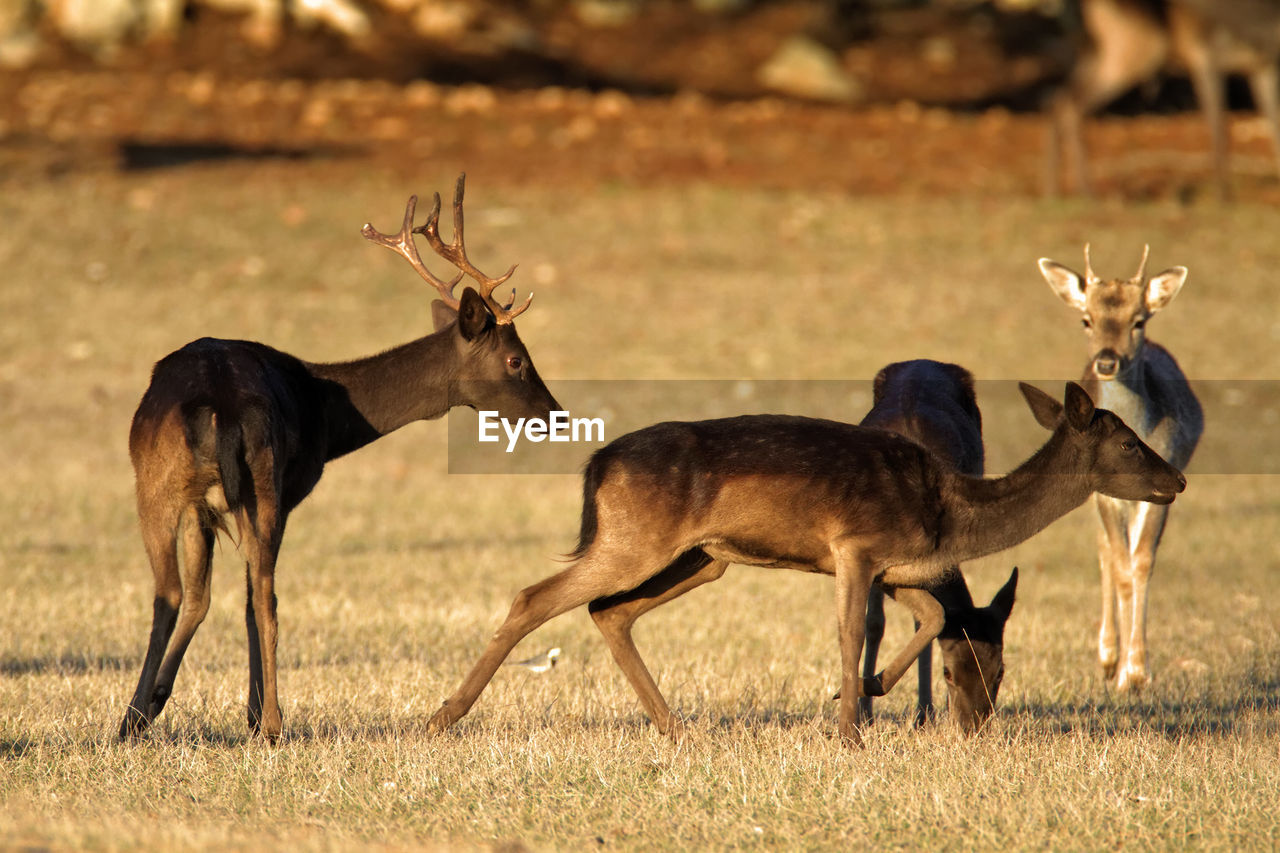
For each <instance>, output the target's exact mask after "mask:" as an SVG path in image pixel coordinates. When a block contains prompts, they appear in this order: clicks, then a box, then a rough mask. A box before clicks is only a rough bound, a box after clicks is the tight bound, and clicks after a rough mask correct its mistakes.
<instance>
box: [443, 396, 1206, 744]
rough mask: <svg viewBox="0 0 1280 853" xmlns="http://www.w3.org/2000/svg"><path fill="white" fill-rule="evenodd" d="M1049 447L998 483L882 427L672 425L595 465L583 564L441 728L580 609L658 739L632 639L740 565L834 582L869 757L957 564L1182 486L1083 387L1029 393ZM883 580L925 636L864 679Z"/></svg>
mask: <svg viewBox="0 0 1280 853" xmlns="http://www.w3.org/2000/svg"><path fill="white" fill-rule="evenodd" d="M1023 393H1024V394H1025V395H1026V397H1027V401H1028V403H1029V404H1030V405H1031V408H1032V411H1033V412H1034V413H1035V415H1036V417H1037V418H1038V419H1039V420H1040V421H1041V423H1044V424H1056V426H1055V427H1054V433H1053V436H1052V438H1050V439H1049V441H1048V443H1046V444H1045V445H1044V446H1043V447H1042V448H1041V449H1040V450H1039V451H1038V452H1037V453H1036V454H1035V455H1034V456H1032V457H1031V459H1030V460H1028V461H1027V462H1025V463H1023V465H1022V466H1021V467H1019V468H1018V469H1017V470H1015V471H1014V472H1013V473H1011V474H1009V475H1007V476H1005V477H1002V478H999V479H994V480H984V479H982V478H979V477H970V476H967V475H965V474H960V473H957V472H955V471H952V470H951V469H950V468H948V467H947V466H946V465H944V464H943V463H941V462H939V461H938V460H937V458H936V457H934V456H933V454H931V453H930V452H929V451H927V450H925V449H924V448H923V447H921V446H920V445H918V444H916V443H915V442H912V441H908V440H907V439H905V438H902V437H901V436H898V435H894V434H893V433H889V432H885V431H883V430H877V429H869V428H867V427H862V426H854V425H852V424H844V423H837V422H834V421H824V420H815V419H812V418H801V417H790V416H785V415H754V416H751V415H749V416H742V417H736V418H726V419H722V420H710V421H695V422H685V423H678V422H671V423H661V424H656V425H654V426H650V427H646V428H645V429H641V430H637V431H636V432H632V433H628V434H627V435H624V436H622V437H621V438H619V439H616V440H615V441H613V442H611V443H610V444H608V445H606V446H605V447H604V448H602V449H600V450H598V451H597V452H596V453H595V454H594V455H593V456H592V457H591V460H590V462H588V464H587V468H586V471H585V474H584V477H583V481H584V482H583V507H582V527H581V531H580V534H579V539H578V547H577V548H576V549H575V550H574V552H573V553H572V555H571V557H572V558H574V559H575V560H576V562H575V563H574V564H573V565H571V566H569V567H568V568H566V569H564V570H563V571H561V572H559V573H557V574H555V575H552V576H551V577H549V578H547V579H546V580H543V581H541V582H539V583H536V584H534V585H533V586H530V587H527V588H525V589H524V590H522V591H521V592H520V593H519V594H518V595H517V596H516V599H515V602H514V603H513V604H512V605H511V611H510V613H509V614H508V615H507V618H506V621H505V622H503V624H502V626H501V627H500V628H499V629H498V631H497V633H495V634H494V636H493V638H492V640H490V642H489V645H488V647H487V648H486V649H485V651H484V653H483V654H482V655H481V656H480V659H479V660H478V661H477V662H476V664H475V666H474V667H473V668H472V669H471V671H470V672H469V673H468V674H467V676H466V678H465V679H464V680H463V682H462V684H461V685H460V686H459V687H458V689H457V691H456V692H454V694H453V695H452V696H450V697H449V698H448V699H447V700H445V702H444V705H443V706H442V707H441V708H440V709H439V710H438V711H436V713H435V715H434V716H432V718H431V720H430V722H429V724H428V729H429V730H430V731H431V732H439V731H442V730H443V729H445V728H447V727H448V726H450V725H451V724H452V723H454V722H455V721H456V720H458V719H459V718H460V717H462V715H464V714H465V713H467V711H468V710H470V708H471V706H472V704H473V703H474V702H475V701H476V698H477V697H478V696H479V695H480V692H481V691H482V690H483V689H484V687H485V685H487V684H488V683H489V680H490V679H491V678H492V677H493V674H494V672H496V671H497V669H498V667H499V666H501V665H502V661H503V660H504V659H505V658H506V656H507V654H508V653H509V652H510V651H511V649H512V648H513V647H514V646H515V645H516V643H518V642H519V641H520V640H521V639H522V638H523V637H525V636H526V635H527V634H528V633H529V632H530V631H532V630H534V629H535V628H537V627H538V626H539V625H541V624H543V623H544V622H546V621H547V620H548V619H551V618H552V617H554V616H557V615H559V614H561V613H564V612H565V611H567V610H571V609H573V608H575V607H578V606H580V605H583V604H589V605H590V611H591V615H592V618H593V619H594V620H595V622H596V626H597V627H598V628H599V629H600V631H601V632H602V633H603V634H604V637H605V641H606V642H607V643H608V645H609V649H610V651H611V652H612V653H613V656H614V660H615V661H616V662H617V664H618V666H619V667H620V668H621V669H622V671H623V673H624V674H625V675H626V676H627V679H628V680H629V681H630V682H631V686H632V687H633V688H634V689H635V691H636V693H637V694H638V695H639V697H640V701H641V703H642V704H643V705H644V707H645V710H646V711H647V712H648V714H649V716H650V718H651V719H652V720H653V721H654V723H655V724H656V725H657V727H658V729H659V730H660V731H662V732H664V733H666V734H668V735H670V736H672V737H678V736H679V733H680V731H681V723H680V721H679V720H677V718H676V717H675V716H674V715H673V714H672V713H671V710H670V708H668V706H667V703H666V701H665V700H664V699H663V698H662V694H661V693H660V692H659V691H658V686H657V684H655V683H654V680H653V678H652V676H651V675H650V674H649V670H648V669H647V668H646V667H645V665H644V661H643V660H641V658H640V655H639V653H638V652H637V651H636V647H635V645H634V644H633V642H632V639H631V626H632V624H633V623H634V622H635V621H636V619H637V618H638V617H639V616H641V615H643V614H644V613H646V612H648V611H649V610H651V609H653V608H654V607H657V606H658V605H660V604H663V603H664V602H667V601H670V600H672V599H674V598H676V597H677V596H679V595H682V594H684V593H686V592H688V591H689V590H691V589H693V588H694V587H697V586H700V585H702V584H704V583H708V582H709V581H713V580H715V579H717V578H719V577H720V576H721V575H722V574H723V573H724V571H725V568H726V567H727V566H728V564H729V563H741V564H744V565H752V566H764V567H769V568H788V569H798V570H800V571H806V572H820V573H822V574H827V575H833V576H834V577H835V582H836V596H835V597H836V623H837V627H838V634H839V644H840V664H841V679H840V691H841V696H840V711H839V718H840V723H839V731H840V735H841V736H842V737H843V738H844V739H846V740H847V741H849V742H851V743H861V736H860V735H859V731H858V705H857V700H858V697H859V696H868V695H870V696H880V695H883V694H884V692H885V691H886V690H888V689H889V688H891V687H892V686H893V685H894V683H895V682H897V680H898V679H899V678H901V676H902V674H903V673H904V672H905V671H906V669H907V667H908V666H910V664H911V661H913V660H915V659H916V657H917V656H918V655H919V654H920V651H921V650H922V649H923V648H924V647H925V646H927V645H928V644H929V643H930V642H931V641H932V640H933V638H934V637H935V636H937V634H938V632H939V631H940V630H941V629H942V626H943V622H944V618H943V612H942V606H941V605H939V604H938V602H937V600H936V599H935V598H934V597H933V596H931V595H929V593H928V592H925V591H924V589H923V588H924V587H927V586H928V585H929V584H931V583H934V582H936V581H937V579H938V578H939V576H940V575H942V574H943V573H945V572H946V570H947V569H948V568H949V567H951V566H953V565H956V564H957V563H959V562H960V561H963V560H967V559H971V558H973V557H977V556H980V555H983V554H989V553H992V552H994V551H999V550H1001V549H1003V548H1007V547H1009V546H1011V545H1014V544H1016V543H1018V542H1021V541H1022V540H1024V539H1026V538H1027V537H1028V536H1031V535H1032V534H1033V533H1035V532H1036V531H1038V530H1040V529H1041V528H1043V527H1045V526H1046V525H1048V524H1049V523H1050V522H1051V521H1053V520H1054V519H1056V518H1057V517H1058V516H1060V515H1062V514H1063V513H1065V512H1067V511H1068V510H1070V509H1072V508H1074V507H1076V506H1079V505H1080V504H1081V503H1083V502H1084V501H1085V499H1086V498H1088V497H1089V495H1091V494H1092V493H1093V492H1095V491H1102V492H1104V493H1106V494H1109V495H1114V496H1116V497H1122V498H1126V499H1132V500H1150V501H1158V502H1160V503H1169V502H1171V501H1172V500H1173V499H1174V497H1175V496H1176V495H1177V494H1178V493H1179V492H1180V491H1182V489H1183V487H1184V485H1185V481H1184V480H1183V478H1182V475H1181V474H1180V473H1179V472H1178V471H1177V469H1175V468H1174V467H1173V466H1171V465H1169V464H1168V463H1167V462H1165V461H1164V460H1163V459H1161V458H1160V457H1159V456H1157V455H1156V454H1155V453H1154V452H1152V451H1151V450H1150V449H1149V448H1147V446H1146V445H1144V444H1143V443H1142V442H1141V441H1140V440H1139V439H1138V437H1137V436H1136V435H1135V434H1134V432H1133V431H1132V430H1130V429H1129V428H1128V427H1126V426H1125V425H1124V424H1123V423H1122V422H1121V421H1120V419H1119V418H1118V417H1116V416H1115V415H1113V414H1111V413H1110V412H1106V411H1103V410H1101V409H1098V410H1095V409H1094V406H1093V403H1092V402H1091V401H1090V399H1089V395H1088V394H1086V393H1085V391H1084V389H1082V388H1081V387H1080V386H1078V385H1076V384H1074V383H1069V384H1068V385H1067V392H1066V405H1065V411H1064V406H1063V405H1062V404H1059V403H1058V402H1057V401H1056V400H1054V399H1053V398H1052V397H1049V396H1048V395H1047V394H1045V393H1044V392H1042V391H1039V390H1037V389H1035V388H1032V387H1031V386H1029V385H1024V386H1023ZM874 581H879V582H880V583H882V584H884V585H886V586H890V587H895V588H898V589H897V598H898V601H900V602H902V603H903V604H905V605H907V606H908V607H909V608H910V609H911V610H912V612H913V614H914V615H915V617H916V619H917V620H919V622H920V624H921V627H920V629H919V630H918V631H917V632H916V635H915V637H913V638H912V640H911V641H910V642H909V643H908V645H907V647H906V648H905V649H904V650H903V651H902V652H901V653H900V654H899V655H898V656H897V657H896V658H894V660H893V662H892V663H890V664H889V666H888V668H887V669H886V670H885V671H884V672H883V673H881V674H880V675H878V676H875V677H873V678H869V679H861V678H857V668H858V656H859V655H860V653H861V650H862V639H863V631H864V626H865V622H866V612H867V593H868V591H869V590H870V589H871V584H872V583H873V582H874Z"/></svg>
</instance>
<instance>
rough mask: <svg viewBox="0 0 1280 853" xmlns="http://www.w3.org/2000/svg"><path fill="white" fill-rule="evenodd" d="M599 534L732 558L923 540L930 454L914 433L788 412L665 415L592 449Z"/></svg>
mask: <svg viewBox="0 0 1280 853" xmlns="http://www.w3.org/2000/svg"><path fill="white" fill-rule="evenodd" d="M589 467H591V468H594V469H595V470H594V471H592V470H590V469H589V471H588V481H591V482H596V483H598V484H599V485H598V486H597V487H596V491H595V494H593V495H588V496H587V498H588V501H591V502H594V503H595V504H597V505H598V506H597V507H596V509H597V511H598V513H599V529H600V535H601V536H605V535H612V534H613V533H614V532H619V533H621V534H622V535H621V536H620V539H619V541H623V540H625V541H630V542H634V543H640V542H647V543H652V545H653V547H655V548H659V547H664V548H670V549H674V550H675V552H676V553H679V552H680V551H683V550H687V549H688V548H690V547H696V546H701V547H705V548H706V550H707V551H708V552H709V553H713V554H715V555H717V556H720V557H722V558H725V559H730V560H732V561H734V562H740V563H747V564H754V565H783V566H789V567H815V568H818V569H819V570H825V569H824V568H823V566H824V565H825V563H826V562H827V561H828V560H829V558H830V550H831V544H832V542H834V541H835V540H837V539H841V538H846V537H850V536H852V537H857V538H860V539H861V540H863V542H864V545H865V547H866V548H868V549H869V550H872V551H877V550H883V549H885V548H888V547H890V546H889V544H887V543H892V548H895V549H897V550H898V551H903V550H905V551H910V552H911V553H912V554H914V553H916V552H917V551H926V552H927V551H928V550H930V549H931V548H932V547H933V546H934V545H935V544H936V539H937V536H938V535H939V530H940V524H941V519H940V516H941V498H940V485H939V474H938V470H937V463H936V461H935V460H934V459H933V457H932V455H931V454H930V453H928V452H927V451H926V450H924V449H923V448H922V447H920V446H919V445H917V444H915V443H914V442H911V441H908V440H906V439H904V438H902V437H901V436H897V435H894V434H892V433H887V432H881V431H879V430H874V429H869V428H865V427H861V426H854V425H852V424H845V423H839V422H836V421H826V420H819V419H814V418H803V417H795V416H788V415H745V416H741V417H735V418H724V419H719V420H709V421H694V422H668V423H661V424H655V425H654V426H650V427H647V428H645V429H641V430H637V431H636V432H633V433H629V434H627V435H625V436H622V437H621V438H619V439H617V440H615V441H614V442H612V443H611V444H609V445H607V446H606V447H605V448H603V449H601V450H600V451H598V452H597V453H596V454H595V456H594V457H593V458H592V461H591V463H590V466H589Z"/></svg>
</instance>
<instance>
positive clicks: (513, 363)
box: [507, 355, 524, 370]
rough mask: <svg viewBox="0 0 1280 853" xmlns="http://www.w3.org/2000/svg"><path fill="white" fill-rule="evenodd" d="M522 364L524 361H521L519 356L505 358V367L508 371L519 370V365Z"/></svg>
mask: <svg viewBox="0 0 1280 853" xmlns="http://www.w3.org/2000/svg"><path fill="white" fill-rule="evenodd" d="M522 364H524V359H522V358H521V357H520V356H518V355H509V356H507V367H509V368H510V369H512V370H519V369H520V365H522Z"/></svg>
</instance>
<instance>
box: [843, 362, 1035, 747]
mask: <svg viewBox="0 0 1280 853" xmlns="http://www.w3.org/2000/svg"><path fill="white" fill-rule="evenodd" d="M862 425H863V426H865V427H873V428H875V429H883V430H888V431H890V432H894V433H897V434H898V435H901V436H903V437H904V438H909V439H911V440H912V441H914V442H916V443H917V444H919V445H921V446H922V447H924V448H926V449H928V450H931V451H933V453H934V454H935V455H937V456H938V458H939V459H940V460H941V461H942V462H944V463H946V464H947V465H950V466H951V467H952V468H953V469H955V470H956V471H959V472H960V473H962V474H969V475H971V476H974V477H981V476H982V469H983V458H984V451H983V447H982V413H981V412H980V411H979V409H978V400H977V398H976V397H975V396H974V389H973V374H971V373H969V371H967V370H965V369H964V368H963V367H960V366H959V365H956V364H943V363H942V362H937V361H929V360H928V359H919V360H916V361H900V362H897V363H895V364H890V365H888V366H887V367H885V368H884V369H882V370H881V371H880V372H879V373H877V374H876V378H875V381H874V383H873V384H872V406H871V411H870V412H868V413H867V416H866V417H865V418H863V419H862ZM926 589H927V591H928V592H929V594H931V595H932V596H933V597H934V598H936V599H937V600H938V603H939V604H941V605H942V610H943V613H944V616H945V620H946V621H945V622H944V624H943V626H942V631H941V632H940V633H939V634H938V645H939V647H940V648H941V649H942V674H943V679H944V681H945V682H946V685H947V700H948V704H949V705H950V707H951V714H952V716H953V717H954V718H955V720H956V722H958V723H959V725H960V728H961V729H962V730H963V731H965V732H966V733H969V732H974V731H977V730H978V728H980V727H981V726H982V724H983V723H984V722H985V721H986V719H987V718H988V717H990V716H991V714H992V713H993V712H994V711H995V701H996V695H997V694H998V693H999V691H1000V682H1001V681H1002V680H1003V679H1004V626H1005V623H1006V622H1008V621H1009V614H1010V613H1011V612H1012V610H1013V601H1014V596H1015V595H1016V594H1017V589H1018V570H1017V568H1014V570H1013V572H1012V573H1011V574H1010V575H1009V580H1008V581H1007V582H1006V583H1005V585H1004V586H1003V587H1001V589H1000V591H999V592H997V593H996V595H995V597H994V598H993V599H992V600H991V603H990V604H989V605H987V606H986V607H975V606H974V603H973V596H972V595H971V594H970V592H969V586H968V584H966V583H965V579H964V575H962V574H961V573H960V568H959V566H951V567H950V568H948V569H947V570H946V571H945V572H944V573H943V574H942V576H941V577H940V578H939V580H938V581H937V582H936V583H934V584H932V585H930V586H928V587H927V588H926ZM886 592H887V593H888V594H889V595H894V594H895V592H896V590H895V589H893V588H892V587H890V588H888V589H886V588H885V587H883V586H882V585H881V584H880V583H875V584H873V585H872V587H871V592H870V593H869V595H868V597H867V634H866V640H865V642H866V651H865V652H864V654H863V664H862V675H863V677H864V678H872V677H874V676H875V674H876V657H877V655H878V653H879V650H880V642H881V641H882V640H883V639H884V624H885V623H884V596H885V593H886ZM919 628H920V626H919V624H917V625H916V629H917V630H919ZM932 650H933V646H932V645H928V646H925V647H924V649H923V650H922V651H921V652H920V657H919V658H917V659H916V674H917V688H916V697H917V703H916V724H917V725H921V724H923V723H924V722H925V721H926V720H928V719H929V718H930V717H932V716H933V653H932ZM871 701H872V697H871V696H863V697H861V698H860V699H859V700H858V704H859V709H860V716H862V717H865V718H867V719H870V717H871Z"/></svg>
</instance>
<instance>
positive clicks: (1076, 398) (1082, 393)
mask: <svg viewBox="0 0 1280 853" xmlns="http://www.w3.org/2000/svg"><path fill="white" fill-rule="evenodd" d="M1063 406H1064V408H1065V409H1066V411H1067V422H1068V423H1069V424H1071V428H1072V429H1074V430H1075V431H1076V432H1084V431H1085V430H1086V429H1088V428H1089V424H1090V423H1091V422H1092V421H1093V411H1094V407H1093V398H1091V397H1090V396H1089V392H1088V391H1086V390H1084V389H1083V388H1081V387H1080V386H1079V385H1077V384H1076V383H1074V382H1068V383H1067V394H1066V397H1065V398H1064V400H1063Z"/></svg>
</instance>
